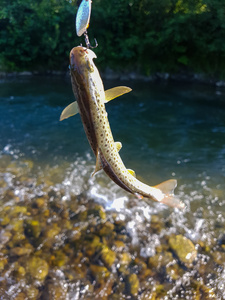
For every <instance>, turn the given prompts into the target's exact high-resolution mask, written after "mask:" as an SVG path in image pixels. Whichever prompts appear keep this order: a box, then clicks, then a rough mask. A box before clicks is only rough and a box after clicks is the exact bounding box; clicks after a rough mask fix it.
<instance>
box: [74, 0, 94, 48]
mask: <svg viewBox="0 0 225 300" xmlns="http://www.w3.org/2000/svg"><path fill="white" fill-rule="evenodd" d="M90 16H91V0H83V1H82V2H81V4H80V6H79V8H78V11H77V16H76V32H77V35H78V36H81V35H82V34H83V35H84V38H85V43H86V46H87V48H96V47H97V46H98V43H97V41H96V39H95V46H91V44H90V42H89V38H88V34H87V28H88V27H89V22H90Z"/></svg>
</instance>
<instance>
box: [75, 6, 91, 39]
mask: <svg viewBox="0 0 225 300" xmlns="http://www.w3.org/2000/svg"><path fill="white" fill-rule="evenodd" d="M90 16H91V0H82V2H81V4H80V6H79V8H78V11H77V15H76V24H75V25H76V32H77V35H78V36H81V35H82V34H83V33H84V32H85V31H86V30H87V28H88V26H89V21H90Z"/></svg>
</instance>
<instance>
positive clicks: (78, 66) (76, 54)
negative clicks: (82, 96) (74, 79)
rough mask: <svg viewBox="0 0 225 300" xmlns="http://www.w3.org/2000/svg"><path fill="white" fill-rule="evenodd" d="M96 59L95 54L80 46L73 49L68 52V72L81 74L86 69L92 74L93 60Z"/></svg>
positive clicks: (93, 68)
mask: <svg viewBox="0 0 225 300" xmlns="http://www.w3.org/2000/svg"><path fill="white" fill-rule="evenodd" d="M96 57H97V56H96V54H95V53H94V52H93V51H92V50H90V49H87V48H85V47H82V46H78V47H74V48H73V49H72V50H71V51H70V70H71V71H78V73H82V72H83V71H84V70H86V69H88V71H90V72H94V70H95V65H94V63H93V59H94V58H96Z"/></svg>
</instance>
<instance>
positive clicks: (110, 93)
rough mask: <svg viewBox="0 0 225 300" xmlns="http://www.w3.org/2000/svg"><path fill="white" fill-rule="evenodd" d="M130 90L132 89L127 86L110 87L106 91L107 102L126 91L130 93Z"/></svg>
mask: <svg viewBox="0 0 225 300" xmlns="http://www.w3.org/2000/svg"><path fill="white" fill-rule="evenodd" d="M130 91H132V89H131V88H129V87H127V86H117V87H114V88H112V89H109V90H107V91H105V103H107V102H109V101H111V100H112V99H115V98H117V97H119V96H122V95H124V94H126V93H129V92H130Z"/></svg>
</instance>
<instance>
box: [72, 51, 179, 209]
mask: <svg viewBox="0 0 225 300" xmlns="http://www.w3.org/2000/svg"><path fill="white" fill-rule="evenodd" d="M93 58H96V55H95V54H94V52H93V51H92V50H90V49H87V48H84V47H81V46H78V47H75V48H73V49H72V50H71V52H70V70H71V83H72V88H73V92H74V95H75V98H76V100H77V103H78V107H79V113H80V116H81V119H82V123H83V126H84V130H85V132H86V135H87V138H88V141H89V143H90V145H91V148H92V150H93V152H94V154H95V156H96V158H97V163H96V171H98V170H99V169H100V168H99V167H98V162H99V164H100V166H101V169H103V170H104V171H105V172H106V174H107V175H108V176H109V177H110V178H111V179H112V180H113V181H114V182H115V183H116V184H118V185H119V186H120V187H122V188H123V189H125V190H126V191H128V192H130V193H132V194H136V195H139V196H140V195H141V196H143V197H146V198H149V199H152V200H155V201H157V202H161V203H164V204H167V205H169V206H172V207H178V208H183V204H182V203H181V202H180V201H179V200H178V199H177V198H174V197H173V196H172V195H171V194H169V195H165V193H164V192H162V191H161V190H160V189H159V188H157V186H156V187H151V186H148V185H146V184H144V183H142V182H141V181H139V180H138V179H136V178H135V177H134V176H133V175H132V174H131V173H130V172H129V171H128V170H127V169H126V167H125V165H124V163H123V161H122V159H121V157H120V155H119V153H118V149H117V145H116V143H115V141H114V139H113V135H112V132H111V129H110V125H109V121H108V114H107V112H106V109H105V92H104V87H103V83H102V80H101V77H100V75H99V72H98V69H97V68H96V66H95V64H94V63H93ZM171 181H173V182H172V183H173V185H175V186H176V180H171Z"/></svg>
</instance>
